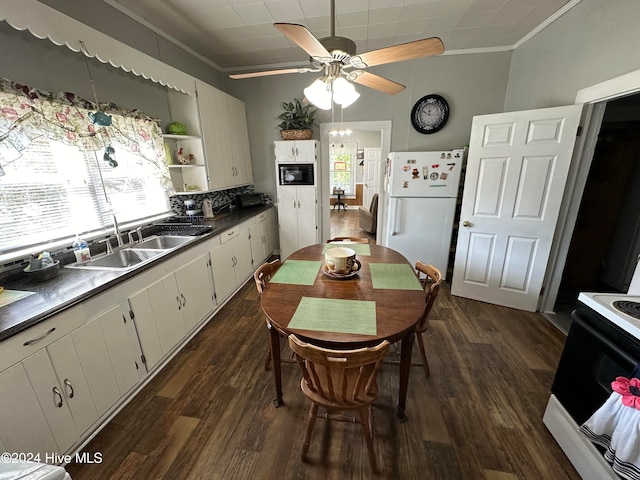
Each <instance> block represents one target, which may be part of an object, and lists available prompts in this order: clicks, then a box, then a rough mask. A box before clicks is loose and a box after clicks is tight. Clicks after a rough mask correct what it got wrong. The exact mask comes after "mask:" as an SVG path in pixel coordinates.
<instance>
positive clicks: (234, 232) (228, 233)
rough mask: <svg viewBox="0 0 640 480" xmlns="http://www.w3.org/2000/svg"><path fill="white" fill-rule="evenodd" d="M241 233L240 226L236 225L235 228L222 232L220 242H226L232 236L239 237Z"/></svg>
mask: <svg viewBox="0 0 640 480" xmlns="http://www.w3.org/2000/svg"><path fill="white" fill-rule="evenodd" d="M239 234H240V227H239V226H238V225H236V226H235V227H233V228H230V229H229V230H227V231H226V232H222V233H221V234H220V243H226V242H228V241H229V240H231V239H232V238H235V237H237V236H238V235H239Z"/></svg>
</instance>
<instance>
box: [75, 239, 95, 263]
mask: <svg viewBox="0 0 640 480" xmlns="http://www.w3.org/2000/svg"><path fill="white" fill-rule="evenodd" d="M73 253H74V254H75V256H76V262H78V263H84V262H88V261H89V260H91V252H90V251H89V246H88V245H87V242H85V241H84V240H82V239H81V238H80V237H79V236H78V235H77V234H76V240H75V241H74V242H73Z"/></svg>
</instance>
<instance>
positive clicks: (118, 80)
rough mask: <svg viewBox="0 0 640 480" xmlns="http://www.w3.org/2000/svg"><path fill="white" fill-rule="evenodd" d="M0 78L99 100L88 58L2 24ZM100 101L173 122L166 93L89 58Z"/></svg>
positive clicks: (161, 89)
mask: <svg viewBox="0 0 640 480" xmlns="http://www.w3.org/2000/svg"><path fill="white" fill-rule="evenodd" d="M0 44H1V45H2V48H0V76H2V77H5V78H8V79H10V80H13V81H15V82H18V83H22V84H24V85H28V86H30V87H34V88H39V89H41V90H46V91H49V92H73V93H75V94H77V95H79V96H81V97H83V98H85V99H87V100H90V101H94V97H93V91H92V89H91V82H90V79H89V73H88V71H87V65H86V63H85V61H84V56H83V55H82V54H81V53H79V52H72V51H71V50H69V49H68V48H67V47H66V46H57V45H54V44H53V43H51V42H50V41H49V40H47V39H44V40H41V39H39V38H36V37H34V36H33V35H31V34H30V33H29V32H28V31H26V30H25V31H18V30H15V29H14V28H13V27H11V26H10V25H8V24H7V23H5V22H0ZM87 61H88V62H89V66H90V67H89V68H90V69H91V76H92V77H93V79H94V83H95V90H96V94H97V97H98V100H100V101H101V102H104V101H111V102H114V103H116V104H117V105H119V106H120V107H123V108H129V109H133V108H137V109H138V110H141V111H143V112H144V113H146V114H148V115H151V116H153V117H156V118H160V119H161V120H162V122H163V125H164V124H165V123H166V122H168V120H169V107H168V104H167V89H166V88H165V87H163V86H162V85H159V84H156V83H153V82H151V81H149V80H145V79H144V78H142V77H137V76H135V75H133V74H131V73H127V72H125V71H124V70H121V69H119V68H113V67H112V66H111V65H109V64H103V63H101V62H100V61H98V60H96V59H87Z"/></svg>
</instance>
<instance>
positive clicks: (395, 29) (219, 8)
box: [103, 0, 580, 71]
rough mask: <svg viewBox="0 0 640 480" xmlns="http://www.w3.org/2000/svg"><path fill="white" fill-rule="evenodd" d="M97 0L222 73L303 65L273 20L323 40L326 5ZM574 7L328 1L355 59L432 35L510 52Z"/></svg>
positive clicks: (540, 1)
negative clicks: (333, 5) (354, 48)
mask: <svg viewBox="0 0 640 480" xmlns="http://www.w3.org/2000/svg"><path fill="white" fill-rule="evenodd" d="M103 1H105V2H106V3H108V4H109V5H112V6H114V7H116V8H118V9H119V10H121V11H123V12H124V13H126V14H127V15H129V16H131V17H133V18H135V19H136V20H139V21H142V22H143V23H145V24H147V26H149V27H150V28H152V29H153V30H155V31H156V32H158V33H160V34H161V35H162V36H164V37H166V38H167V39H169V40H172V41H173V42H175V43H177V44H179V45H181V46H184V47H187V48H188V49H189V50H190V51H192V52H194V53H196V54H197V55H198V56H199V57H201V58H202V59H203V60H205V61H208V62H209V63H210V64H212V65H214V66H215V67H217V68H219V69H221V70H223V71H244V70H260V69H265V68H276V67H282V66H308V58H309V57H308V55H307V54H306V53H305V52H304V51H303V50H302V49H300V48H299V47H298V46H296V45H295V44H293V43H292V42H290V41H289V40H288V39H287V38H286V37H285V36H284V35H282V34H281V33H280V32H279V31H278V30H277V29H276V28H275V27H274V26H273V23H274V22H286V23H299V24H301V25H304V26H306V27H307V28H308V29H309V30H310V31H311V33H313V34H314V35H315V36H316V37H317V38H322V37H327V36H329V35H330V34H331V32H330V29H331V18H330V0H264V1H257V0H103ZM579 1H580V0H570V1H569V0H336V35H337V36H343V37H348V38H350V39H352V40H353V41H355V42H356V45H357V52H358V53H363V52H367V51H370V50H376V49H378V48H383V47H388V46H391V45H397V44H400V43H405V42H410V41H413V40H418V39H421V38H426V37H433V36H437V37H440V38H441V39H442V41H443V42H444V46H445V54H446V53H447V52H448V53H451V52H452V51H464V50H468V49H488V50H496V49H510V48H513V46H514V45H517V44H518V42H520V41H521V40H522V39H525V38H527V37H528V36H529V35H530V34H531V32H534V31H535V30H536V29H539V28H541V27H544V26H545V25H546V24H547V23H548V21H549V20H550V19H553V18H555V16H556V15H557V14H558V13H562V12H563V11H564V10H566V9H567V8H570V7H571V6H573V5H575V4H576V3H578V2H579ZM563 7H564V8H563Z"/></svg>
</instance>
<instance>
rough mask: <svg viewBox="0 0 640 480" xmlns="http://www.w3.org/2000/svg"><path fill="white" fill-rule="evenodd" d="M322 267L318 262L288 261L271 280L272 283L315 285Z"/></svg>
mask: <svg viewBox="0 0 640 480" xmlns="http://www.w3.org/2000/svg"><path fill="white" fill-rule="evenodd" d="M321 265H322V262H321V261H316V260H286V261H285V262H284V263H283V264H282V266H281V267H280V268H279V269H278V271H277V272H276V274H275V275H274V276H273V278H272V279H271V283H290V284H292V285H313V282H315V281H316V276H317V275H318V270H320V266H321Z"/></svg>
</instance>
